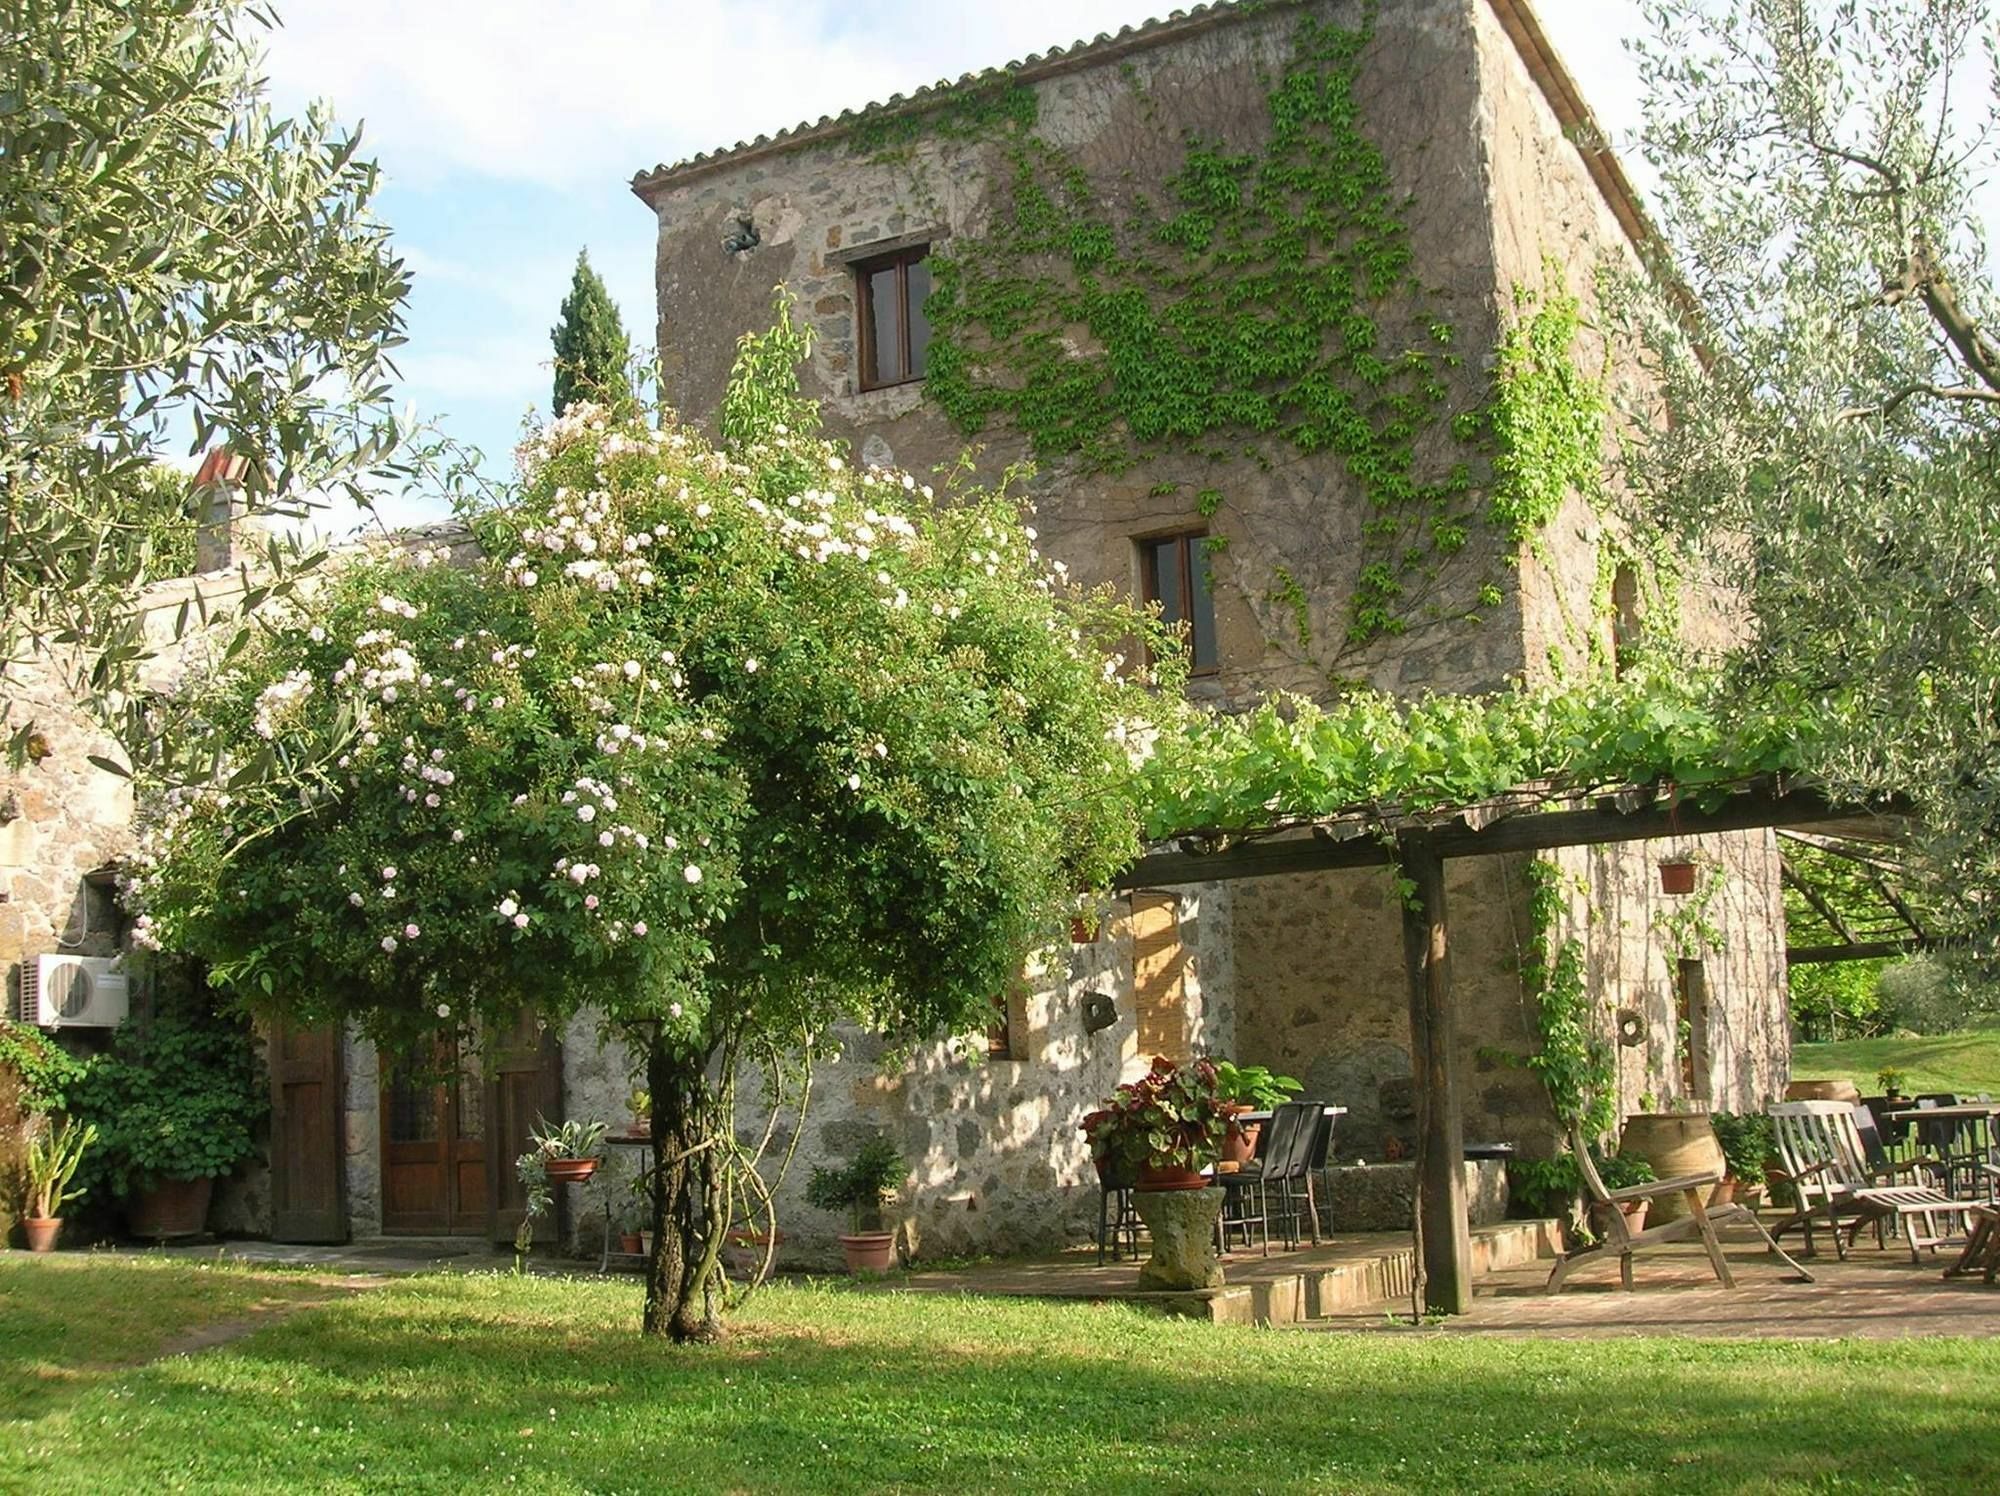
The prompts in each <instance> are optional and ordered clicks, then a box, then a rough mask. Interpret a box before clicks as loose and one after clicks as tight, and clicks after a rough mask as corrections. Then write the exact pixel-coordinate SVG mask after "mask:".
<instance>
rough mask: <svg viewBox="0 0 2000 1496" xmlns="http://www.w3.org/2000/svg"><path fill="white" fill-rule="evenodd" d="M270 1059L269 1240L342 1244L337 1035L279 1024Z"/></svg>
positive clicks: (268, 1044)
mask: <svg viewBox="0 0 2000 1496" xmlns="http://www.w3.org/2000/svg"><path fill="white" fill-rule="evenodd" d="M265 1054H266V1057H267V1059H268V1061H269V1063H270V1068H271V1239H272V1240H273V1241H290V1242H344V1241H346V1240H347V1149H346V1146H345V1142H344V1136H345V1129H344V1128H343V1127H342V1126H341V1063H340V1061H341V1041H340V1030H339V1029H338V1028H337V1027H334V1026H332V1025H328V1026H326V1027H324V1028H310V1029H302V1028H293V1027H290V1026H288V1025H283V1024H279V1025H274V1026H273V1027H272V1028H271V1029H270V1030H269V1032H268V1034H267V1035H266V1039H265Z"/></svg>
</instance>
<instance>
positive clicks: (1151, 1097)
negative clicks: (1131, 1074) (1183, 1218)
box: [1083, 1056, 1229, 1190]
mask: <svg viewBox="0 0 2000 1496" xmlns="http://www.w3.org/2000/svg"><path fill="white" fill-rule="evenodd" d="M1228 1129H1229V1114H1228V1113H1227V1112H1226V1111H1224V1110H1223V1102H1222V1097H1221V1096H1220V1095H1219V1094H1218V1093H1217V1090H1216V1071H1215V1063H1214V1062H1213V1061H1212V1060H1209V1059H1206V1058H1202V1059H1197V1060H1194V1061H1193V1062H1191V1063H1189V1064H1186V1065H1176V1064H1175V1063H1174V1062H1173V1061H1172V1060H1169V1059H1166V1058H1165V1057H1163V1056H1155V1057H1154V1059H1153V1067H1152V1069H1150V1070H1149V1071H1147V1072H1146V1074H1144V1075H1142V1076H1141V1077H1139V1079H1137V1080H1133V1081H1127V1082H1126V1083H1125V1084H1124V1085H1122V1086H1120V1087H1119V1088H1118V1089H1117V1090H1116V1091H1114V1092H1113V1093H1112V1094H1111V1096H1110V1097H1109V1098H1108V1099H1107V1100H1106V1101H1105V1103H1104V1105H1103V1106H1101V1107H1099V1108H1098V1109H1097V1110H1096V1111H1094V1112H1092V1113H1090V1114H1089V1115H1088V1116H1086V1117H1085V1118H1084V1119H1083V1135H1084V1136H1085V1137H1086V1138H1088V1139H1089V1140H1090V1153H1091V1157H1092V1158H1093V1159H1095V1160H1096V1161H1097V1165H1098V1171H1099V1173H1100V1174H1105V1173H1107V1172H1109V1171H1116V1172H1118V1173H1120V1174H1124V1175H1126V1176H1128V1177H1129V1176H1130V1175H1133V1174H1136V1175H1137V1177H1138V1184H1137V1186H1136V1187H1137V1188H1138V1189H1141V1190H1187V1189H1196V1190H1198V1189H1201V1188H1202V1187H1203V1186H1205V1185H1206V1184H1207V1183H1208V1181H1207V1180H1206V1179H1205V1178H1204V1177H1203V1176H1202V1172H1201V1171H1202V1170H1203V1169H1205V1168H1207V1167H1208V1166H1209V1165H1211V1164H1213V1163H1215V1161H1216V1160H1217V1159H1218V1158H1219V1157H1221V1154H1222V1139H1223V1136H1224V1134H1225V1133H1226V1132H1227V1131H1228Z"/></svg>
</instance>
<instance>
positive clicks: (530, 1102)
mask: <svg viewBox="0 0 2000 1496" xmlns="http://www.w3.org/2000/svg"><path fill="white" fill-rule="evenodd" d="M487 1046H488V1049H489V1051H490V1053H491V1064H490V1066H489V1067H488V1071H487V1074H488V1079H487V1083H486V1113H487V1116H488V1118H489V1119H490V1125H489V1132H490V1135H491V1138H492V1147H491V1148H490V1149H489V1150H488V1157H487V1165H486V1167H487V1193H488V1197H489V1198H490V1199H491V1200H492V1201H493V1209H492V1211H491V1213H490V1218H489V1229H490V1230H491V1232H492V1235H493V1239H494V1240H495V1241H504V1242H511V1241H513V1239H514V1233H515V1232H516V1231H518V1230H519V1229H520V1226H521V1214H522V1212H523V1211H524V1210H526V1209H527V1196H526V1193H525V1191H524V1190H523V1189H522V1187H521V1181H520V1178H519V1177H518V1176H517V1175H516V1174H515V1172H514V1164H515V1161H516V1160H517V1159H518V1158H520V1156H521V1155H522V1154H523V1153H526V1152H527V1151H528V1133H529V1130H530V1129H531V1128H533V1127H534V1125H535V1119H536V1118H538V1117H547V1118H548V1119H549V1120H550V1121H551V1122H556V1121H560V1120H561V1119H562V1104H563V1096H562V1046H561V1045H560V1044H559V1043H558V1042H557V1040H556V1036H555V1033H554V1031H553V1030H550V1029H545V1028H543V1027H542V1025H541V1023H540V1021H539V1020H538V1019H537V1018H536V1017H535V1016H534V1015H533V1014H524V1015H523V1016H522V1017H521V1019H520V1021H519V1022H517V1023H516V1024H515V1025H514V1027H513V1028H512V1029H511V1030H509V1031H508V1032H506V1033H504V1034H494V1035H491V1036H490V1037H489V1038H488V1040H487ZM562 1199H563V1192H562V1191H560V1190H559V1191H557V1204H558V1207H560V1206H561V1204H562ZM558 1224H559V1222H558V1221H557V1219H556V1218H555V1217H553V1216H543V1217H542V1218H541V1219H540V1220H539V1221H537V1222H536V1223H535V1240H536V1241H553V1240H555V1239H556V1235H557V1227H558Z"/></svg>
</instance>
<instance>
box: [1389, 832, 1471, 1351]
mask: <svg viewBox="0 0 2000 1496" xmlns="http://www.w3.org/2000/svg"><path fill="white" fill-rule="evenodd" d="M1397 852H1398V857H1397V860H1398V862H1399V863H1400V864H1401V865H1402V869H1403V876H1404V877H1405V878H1407V879H1408V880H1409V883H1410V890H1409V892H1408V894H1407V895H1406V896H1405V898H1404V901H1403V957H1404V961H1405V963H1406V965H1407V967H1408V970H1409V980H1410V1069H1411V1071H1412V1073H1413V1074H1414V1076H1415V1078H1416V1082H1417V1085H1416V1092H1417V1097H1416V1099H1417V1159H1416V1174H1417V1212H1416V1220H1417V1238H1418V1246H1419V1253H1418V1266H1419V1268H1420V1270H1421V1271H1422V1273H1423V1275H1424V1276H1423V1285H1424V1306H1425V1307H1426V1308H1427V1309H1431V1310H1435V1311H1438V1312H1440V1313H1444V1314H1464V1313H1466V1312H1467V1311H1468V1310H1470V1309H1471V1308H1472V1232H1471V1227H1470V1224H1469V1222H1468V1219H1467V1212H1466V1203H1465V1122H1464V1117H1463V1114H1462V1111H1461V1109H1460V1106H1459V1085H1458V1032H1457V1028H1458V1024H1457V1008H1456V1006H1455V1005H1454V1004H1453V1002H1452V1000H1451V940H1450V930H1449V927H1448V926H1447V923H1446V919H1447V911H1446V906H1445V893H1444V859H1443V858H1442V857H1440V856H1439V855H1438V854H1437V851H1436V849H1435V848H1434V847H1433V846H1432V845H1431V839H1430V838H1429V837H1428V836H1425V835H1422V834H1420V833H1405V834H1404V835H1403V836H1401V837H1399V838H1398V839H1397Z"/></svg>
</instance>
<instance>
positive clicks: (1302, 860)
mask: <svg viewBox="0 0 2000 1496" xmlns="http://www.w3.org/2000/svg"><path fill="white" fill-rule="evenodd" d="M1854 815H1855V811H1854V808H1853V807H1852V806H1847V805H1836V804H1834V803H1832V802H1831V801H1829V800H1827V799H1826V797H1825V796H1823V795H1820V794H1818V793H1817V792H1815V791H1812V790H1794V791H1792V792H1791V793H1790V794H1785V795H1778V794H1774V793H1772V792H1771V791H1770V790H1768V789H1756V790H1750V791H1746V792H1744V793H1741V794H1736V795H1731V796H1730V797H1729V798H1728V799H1727V800H1725V801H1724V802H1723V803H1722V804H1720V805H1718V806H1716V807H1715V808H1714V809H1713V810H1703V809H1702V808H1701V807H1700V806H1698V805H1694V804H1691V803H1682V804H1678V805H1671V806H1669V805H1661V804H1653V805H1648V806H1644V807H1639V808H1635V809H1632V810H1620V809H1618V808H1617V807H1616V806H1614V805H1611V804H1609V803H1601V804H1598V805H1595V806H1592V807H1589V808H1586V809H1579V810H1523V811H1518V812H1514V813H1512V814H1508V815H1503V816H1501V817H1499V818H1497V819H1495V820H1492V821H1488V822H1486V823H1485V824H1483V825H1481V826H1480V827H1478V828H1477V829H1474V828H1473V827H1472V826H1469V825H1466V824H1464V823H1463V822H1462V821H1451V820H1447V821H1444V822H1442V823H1441V824H1439V825H1436V826H1423V825H1416V826H1412V827H1410V828H1408V832H1407V833H1406V832H1405V831H1404V829H1403V828H1400V827H1395V826H1393V825H1392V826H1390V827H1388V828H1386V829H1388V830H1390V831H1392V832H1393V833H1394V834H1395V835H1396V836H1398V837H1400V836H1402V835H1404V834H1410V833H1420V834H1422V835H1423V836H1424V837H1425V838H1426V840H1427V842H1428V844H1429V845H1430V846H1431V847H1432V848H1433V849H1434V850H1435V852H1436V854H1437V856H1438V857H1440V858H1441V859H1443V860H1445V861H1450V860H1451V859H1452V858H1454V857H1487V856H1493V855H1496V854H1499V853H1503V852H1551V851H1554V850H1556V849H1557V848H1560V847H1588V846H1606V845H1611V844H1614V843H1617V842H1630V841H1654V840H1658V839H1660V838H1663V837H1675V836H1713V835H1717V834H1719V833H1721V832H1726V831H1753V830H1760V829H1762V828H1765V827H1772V826H1809V825H1814V824H1819V823H1824V822H1829V821H1847V820H1852V819H1853V818H1854ZM1340 829H1341V830H1343V831H1347V832H1348V833H1349V834H1347V835H1345V836H1340V835H1328V834H1324V833H1322V832H1319V831H1317V830H1315V829H1313V828H1300V831H1299V833H1298V834H1295V835H1294V834H1286V835H1283V836H1273V837H1264V838H1257V839H1246V840H1241V841H1237V842H1234V843H1230V844H1227V845H1225V846H1224V847H1223V848H1222V849H1221V850H1219V851H1213V852H1209V851H1191V850H1188V849H1186V847H1185V846H1183V847H1180V848H1176V849H1175V850H1172V851H1164V852H1152V853H1148V854H1147V855H1145V856H1143V857H1141V858H1140V859H1139V860H1138V861H1137V862H1135V863H1133V864H1132V866H1131V867H1129V868H1128V869H1126V871H1125V872H1124V873H1123V874H1121V875H1120V876H1119V877H1118V878H1117V879H1116V880H1115V882H1114V884H1113V886H1114V887H1116V888H1120V889H1131V888H1172V887H1175V886H1177V885H1181V884H1188V883H1226V882H1230V881H1232V880H1234V879H1237V878H1269V877H1277V876H1282V875H1284V874H1288V873H1318V872H1333V871H1338V870H1340V869H1343V868H1358V867H1387V866H1389V865H1390V864H1391V863H1393V862H1395V861H1396V854H1395V851H1394V848H1395V846H1396V845H1397V843H1396V842H1395V841H1394V840H1388V841H1385V840H1384V839H1383V838H1382V837H1381V836H1379V835H1374V834H1368V833H1366V832H1364V831H1361V830H1359V829H1358V828H1355V827H1354V826H1352V824H1350V825H1346V826H1342V827H1341V828H1340Z"/></svg>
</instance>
